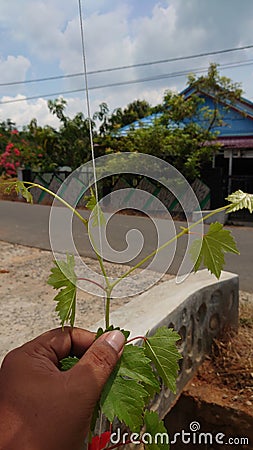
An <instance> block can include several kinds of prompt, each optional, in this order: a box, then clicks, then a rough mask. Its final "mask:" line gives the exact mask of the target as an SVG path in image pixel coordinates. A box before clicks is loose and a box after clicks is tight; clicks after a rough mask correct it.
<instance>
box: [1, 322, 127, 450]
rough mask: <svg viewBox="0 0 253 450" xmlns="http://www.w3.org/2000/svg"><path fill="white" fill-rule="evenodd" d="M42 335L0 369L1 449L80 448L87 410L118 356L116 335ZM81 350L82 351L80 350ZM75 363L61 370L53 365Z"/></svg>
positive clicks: (61, 332)
mask: <svg viewBox="0 0 253 450" xmlns="http://www.w3.org/2000/svg"><path fill="white" fill-rule="evenodd" d="M94 339H95V334H94V333H91V332H89V331H86V330H82V329H78V328H73V329H72V328H69V327H66V328H64V330H62V329H56V330H51V331H48V332H47V333H44V334H42V335H41V336H39V337H37V338H35V339H34V340H32V341H31V342H28V343H26V344H24V345H23V346H22V347H19V348H17V349H15V350H13V351H11V352H10V353H9V354H8V355H7V356H6V357H5V359H4V361H3V364H2V367H1V370H0V449H1V450H21V449H22V450H80V449H82V447H83V443H84V438H85V435H86V434H87V432H88V430H89V425H90V420H91V417H92V413H93V409H94V407H95V404H96V402H97V401H98V399H99V397H100V394H101V391H102V389H103V387H104V385H105V383H106V381H107V379H108V377H109V376H110V374H111V372H112V370H113V368H114V367H115V365H116V364H117V361H118V359H119V357H120V354H121V349H122V347H123V345H124V342H125V338H124V336H123V334H122V333H121V332H120V331H111V332H108V333H105V334H103V335H102V336H101V337H100V338H98V339H97V340H96V341H95V342H94ZM86 350H87V351H86ZM72 353H73V354H74V355H76V356H78V357H79V358H81V359H80V361H79V362H78V363H77V364H76V365H75V366H74V367H72V368H71V369H70V370H68V371H66V372H61V371H60V370H59V361H60V360H61V359H62V358H65V357H66V356H68V355H69V354H72Z"/></svg>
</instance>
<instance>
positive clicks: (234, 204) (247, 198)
mask: <svg viewBox="0 0 253 450" xmlns="http://www.w3.org/2000/svg"><path fill="white" fill-rule="evenodd" d="M226 200H228V201H229V202H230V203H231V205H230V207H229V208H228V210H227V211H228V212H233V211H238V210H239V209H243V208H246V209H248V210H249V212H250V213H252V212H253V194H247V193H245V192H243V191H241V190H240V189H239V190H238V191H236V192H233V193H232V194H230V195H229V196H228V197H227V198H226Z"/></svg>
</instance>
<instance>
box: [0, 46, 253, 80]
mask: <svg viewBox="0 0 253 450" xmlns="http://www.w3.org/2000/svg"><path fill="white" fill-rule="evenodd" d="M251 48H253V44H252V45H245V46H243V47H235V48H227V49H223V50H216V51H212V52H203V53H197V54H193V55H188V56H178V57H175V58H168V59H160V60H157V61H147V62H144V63H137V64H130V65H125V66H118V67H108V68H106V69H98V70H92V71H89V72H87V75H95V74H99V73H106V72H114V71H117V70H125V69H133V68H137V67H145V66H152V65H156V64H165V63H169V62H175V61H184V60H188V59H194V58H203V57H204V56H212V55H220V54H224V53H231V52H236V51H241V50H247V49H251ZM83 75H84V72H80V73H72V74H68V75H55V76H51V77H44V78H34V79H32V80H24V81H10V82H7V83H0V86H16V85H20V84H30V83H39V82H44V81H53V80H62V79H67V78H74V77H81V76H83Z"/></svg>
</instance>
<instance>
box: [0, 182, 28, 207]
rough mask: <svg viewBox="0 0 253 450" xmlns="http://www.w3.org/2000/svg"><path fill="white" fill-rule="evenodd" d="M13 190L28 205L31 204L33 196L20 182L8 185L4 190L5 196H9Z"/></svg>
mask: <svg viewBox="0 0 253 450" xmlns="http://www.w3.org/2000/svg"><path fill="white" fill-rule="evenodd" d="M4 185H5V183H4ZM13 189H15V191H16V193H17V194H21V195H22V197H24V198H25V200H26V201H27V202H28V203H33V196H32V194H31V192H30V191H29V190H28V188H27V187H26V186H25V185H24V183H23V182H22V181H15V182H10V183H8V184H7V186H6V187H5V189H4V192H6V194H10V192H11V191H12V190H13Z"/></svg>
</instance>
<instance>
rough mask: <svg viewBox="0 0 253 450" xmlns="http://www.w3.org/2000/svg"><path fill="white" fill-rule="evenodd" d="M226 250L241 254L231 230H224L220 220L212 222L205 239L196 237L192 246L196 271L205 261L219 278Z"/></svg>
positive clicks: (206, 265)
mask: <svg viewBox="0 0 253 450" xmlns="http://www.w3.org/2000/svg"><path fill="white" fill-rule="evenodd" d="M226 252H230V253H236V254H239V251H238V250H237V248H236V243H235V240H234V238H233V236H232V234H231V232H230V231H229V230H224V228H223V226H222V225H221V224H220V223H219V222H215V223H211V225H210V227H209V230H208V232H207V233H206V234H204V236H203V239H202V240H201V239H196V240H195V241H194V242H193V244H192V246H191V248H190V255H191V258H192V260H193V261H194V263H195V265H194V270H195V272H196V271H197V270H198V269H199V267H200V265H201V263H202V262H203V263H204V266H205V267H207V269H208V270H209V271H210V272H211V273H213V274H214V275H215V276H216V277H217V278H219V277H220V274H221V271H222V269H223V267H224V264H225V258H224V254H225V253H226Z"/></svg>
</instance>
